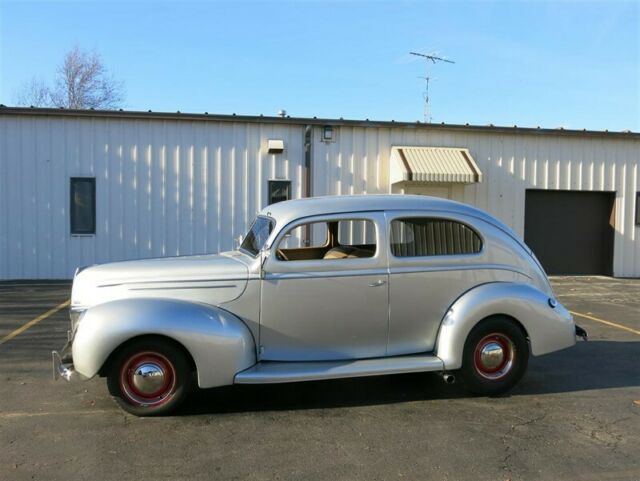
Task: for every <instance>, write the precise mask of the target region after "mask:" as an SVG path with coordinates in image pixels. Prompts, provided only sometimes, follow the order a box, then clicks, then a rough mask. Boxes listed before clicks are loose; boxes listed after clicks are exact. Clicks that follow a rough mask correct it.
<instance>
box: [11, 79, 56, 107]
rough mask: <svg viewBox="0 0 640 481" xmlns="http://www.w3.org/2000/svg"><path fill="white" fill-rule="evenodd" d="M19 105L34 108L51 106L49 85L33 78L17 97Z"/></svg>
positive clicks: (16, 100)
mask: <svg viewBox="0 0 640 481" xmlns="http://www.w3.org/2000/svg"><path fill="white" fill-rule="evenodd" d="M15 103H16V104H17V105H26V106H34V107H48V106H51V92H50V91H49V87H48V86H47V84H46V83H45V82H44V81H43V80H41V79H38V78H33V79H31V80H30V81H29V82H27V83H26V84H24V85H23V86H22V89H21V90H20V91H19V92H18V94H17V95H16V96H15Z"/></svg>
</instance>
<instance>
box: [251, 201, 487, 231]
mask: <svg viewBox="0 0 640 481" xmlns="http://www.w3.org/2000/svg"><path fill="white" fill-rule="evenodd" d="M391 210H430V211H445V212H453V213H457V214H466V215H472V216H474V217H481V218H487V220H492V221H494V220H495V219H493V218H492V217H491V216H489V214H487V213H485V212H483V211H481V210H479V209H477V208H475V207H472V206H470V205H467V204H462V203H460V202H456V201H453V200H448V199H441V198H438V197H430V196H426V195H406V194H373V195H368V194H364V195H330V196H324V197H306V198H302V199H294V200H287V201H283V202H278V203H277V204H271V205H269V206H267V207H265V208H264V209H263V210H262V212H260V215H266V216H269V217H272V218H274V219H275V220H276V222H277V223H278V224H279V225H286V224H288V223H289V222H291V221H293V220H296V219H300V218H302V217H309V216H315V215H323V214H343V213H349V212H371V211H391Z"/></svg>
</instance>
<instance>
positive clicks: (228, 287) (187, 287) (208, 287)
mask: <svg viewBox="0 0 640 481" xmlns="http://www.w3.org/2000/svg"><path fill="white" fill-rule="evenodd" d="M235 287H238V285H237V284H227V285H224V286H215V285H214V286H180V287H177V286H165V287H133V288H130V289H129V290H130V291H161V290H167V289H171V290H175V289H224V288H226V289H230V288H235Z"/></svg>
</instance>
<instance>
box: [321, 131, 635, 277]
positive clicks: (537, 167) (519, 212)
mask: <svg viewBox="0 0 640 481" xmlns="http://www.w3.org/2000/svg"><path fill="white" fill-rule="evenodd" d="M334 134H335V142H331V143H325V142H322V140H321V139H322V129H321V128H316V129H315V132H314V139H315V142H314V146H313V147H314V149H313V151H314V165H313V175H314V178H315V182H314V185H313V193H314V195H332V194H362V193H369V194H371V193H386V192H390V186H389V170H390V166H389V159H390V155H391V147H392V146H409V145H410V146H425V147H427V146H428V147H465V148H468V149H469V150H470V152H471V154H472V156H473V158H474V159H475V160H476V162H477V163H478V166H479V167H480V169H481V170H482V172H483V182H482V183H480V184H472V185H466V186H464V185H454V186H453V189H452V198H453V199H454V200H460V201H462V202H466V203H469V204H472V205H475V206H477V207H480V208H481V209H484V210H486V211H488V212H490V213H492V214H493V215H495V216H497V217H498V218H500V219H501V220H502V221H504V222H505V223H506V224H508V225H509V226H511V227H512V228H513V229H514V230H515V231H516V232H517V233H518V234H519V235H520V236H523V235H524V201H525V191H526V189H558V190H593V191H608V192H616V208H615V231H616V234H615V245H614V266H613V268H614V275H616V276H620V277H638V276H640V241H638V239H637V237H638V229H640V227H636V226H635V223H634V210H635V193H636V192H637V191H638V190H640V172H639V169H638V166H639V164H640V141H639V140H634V139H629V140H626V139H620V138H615V139H614V138H611V139H607V138H604V137H589V136H569V135H562V134H559V135H551V134H545V135H542V134H541V135H532V134H508V133H498V132H491V131H489V130H488V131H487V132H469V131H464V132H463V131H453V130H452V131H443V130H441V129H438V130H431V131H429V130H426V129H417V128H416V129H410V128H377V127H372V128H367V127H351V126H341V127H339V128H335V132H334Z"/></svg>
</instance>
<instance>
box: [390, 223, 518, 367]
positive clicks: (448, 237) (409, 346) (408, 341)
mask: <svg viewBox="0 0 640 481" xmlns="http://www.w3.org/2000/svg"><path fill="white" fill-rule="evenodd" d="M387 218H388V222H389V224H388V225H387V229H388V231H389V243H388V244H389V253H388V255H389V303H390V305H389V348H388V353H389V355H401V354H411V353H418V352H428V351H432V350H433V349H434V346H435V342H436V337H437V335H438V330H439V328H440V322H441V321H442V319H443V317H444V315H445V314H446V312H447V310H448V309H449V306H451V304H452V303H453V302H454V301H455V300H456V299H457V298H458V297H459V296H461V295H462V294H463V293H464V292H466V291H467V290H469V289H471V288H473V287H474V286H476V285H479V284H482V283H484V282H492V281H496V280H513V276H514V274H513V273H512V272H506V273H505V272H502V271H500V270H496V269H494V268H493V266H490V265H487V259H486V255H485V251H484V239H483V238H482V237H481V236H480V234H479V232H478V230H476V229H475V228H474V227H473V226H472V225H471V224H470V221H469V219H463V218H462V217H460V216H456V215H454V214H443V213H437V212H434V213H425V212H416V211H410V212H390V213H388V214H387Z"/></svg>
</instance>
